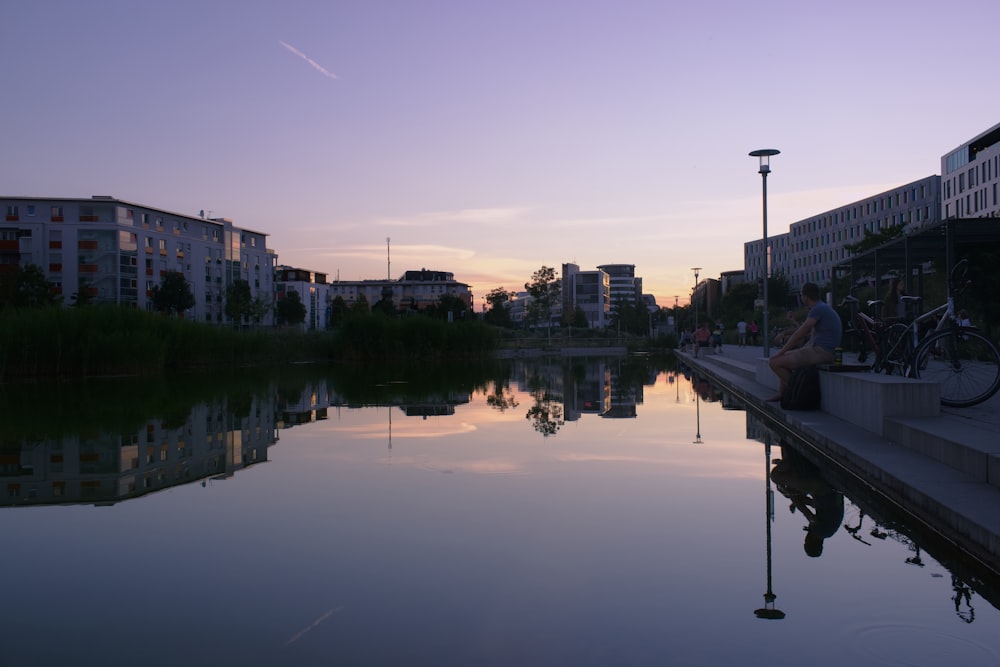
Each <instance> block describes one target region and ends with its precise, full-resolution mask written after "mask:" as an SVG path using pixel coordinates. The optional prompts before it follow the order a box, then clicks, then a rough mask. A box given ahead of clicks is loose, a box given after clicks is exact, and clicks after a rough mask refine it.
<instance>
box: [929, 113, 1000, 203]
mask: <svg viewBox="0 0 1000 667" xmlns="http://www.w3.org/2000/svg"><path fill="white" fill-rule="evenodd" d="M998 189H1000V123H998V124H997V125H994V126H993V127H991V128H990V129H988V130H986V131H985V132H983V133H982V134H979V135H977V136H976V137H974V138H972V139H970V140H969V141H967V142H965V143H964V144H962V145H961V146H959V147H958V148H956V149H955V150H953V151H950V152H948V153H946V154H945V155H943V156H942V157H941V190H942V192H941V204H942V207H943V211H942V218H943V219H945V220H950V219H952V218H984V217H989V218H1000V192H998Z"/></svg>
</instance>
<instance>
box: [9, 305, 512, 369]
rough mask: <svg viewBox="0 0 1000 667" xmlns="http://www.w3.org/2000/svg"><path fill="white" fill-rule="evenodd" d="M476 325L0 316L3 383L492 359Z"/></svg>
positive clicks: (489, 340) (78, 312)
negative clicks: (323, 326) (274, 324)
mask: <svg viewBox="0 0 1000 667" xmlns="http://www.w3.org/2000/svg"><path fill="white" fill-rule="evenodd" d="M496 346H497V335H496V333H495V332H494V331H493V330H492V328H491V327H489V326H487V325H484V324H483V323H481V322H470V323H464V322H458V323H448V322H444V321H441V320H433V319H430V318H425V317H412V318H405V319H401V320H395V319H389V318H386V317H384V316H381V315H361V316H356V317H352V318H348V319H347V320H346V321H345V322H344V323H343V324H342V325H341V326H340V327H338V328H337V329H336V330H334V331H330V332H303V331H299V330H297V329H293V328H287V329H256V330H249V331H238V330H233V329H229V328H226V327H221V326H217V325H211V324H204V323H200V322H190V321H184V320H178V319H175V318H170V317H164V316H162V315H158V314H154V313H146V312H143V311H138V310H134V309H128V308H120V307H117V306H94V307H87V308H58V307H52V308H39V309H30V310H17V311H7V312H4V313H3V314H2V315H0V380H14V379H35V378H72V377H98V376H108V375H128V376H148V375H158V374H170V373H177V372H188V371H197V370H211V369H219V368H229V369H235V368H244V367H254V366H268V365H282V364H289V363H297V362H327V361H342V362H361V363H367V362H370V361H373V360H387V361H392V360H397V359H398V360H403V359H406V360H427V359H446V358H466V357H469V358H471V357H476V356H482V355H488V354H490V353H491V352H492V351H493V350H494V349H495V348H496Z"/></svg>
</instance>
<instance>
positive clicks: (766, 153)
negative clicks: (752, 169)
mask: <svg viewBox="0 0 1000 667" xmlns="http://www.w3.org/2000/svg"><path fill="white" fill-rule="evenodd" d="M780 152H781V151H779V150H778V149H777V148H761V149H758V150H755V151H750V157H755V158H757V159H758V160H760V171H759V172H758V173H760V174H764V175H767V174H769V173H770V172H771V156H772V155H777V154H778V153H780Z"/></svg>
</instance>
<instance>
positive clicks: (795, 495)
mask: <svg viewBox="0 0 1000 667" xmlns="http://www.w3.org/2000/svg"><path fill="white" fill-rule="evenodd" d="M771 481H772V482H774V484H775V487H776V488H777V489H778V491H779V492H780V493H781V494H782V495H783V496H785V497H786V498H788V499H789V500H790V501H792V502H791V505H790V506H789V508H788V509H789V510H790V511H791V512H795V510H798V511H799V512H801V513H802V515H803V516H804V517H806V519H807V520H808V521H809V524H808V525H807V526H805V528H804V530H805V531H806V539H805V544H804V545H803V548H804V549H805V551H806V554H808V555H809V556H811V557H812V558H817V557H819V556H820V555H822V553H823V542H824V541H825V540H826V538H828V537H831V536H832V535H833V534H834V533H836V532H837V528H839V527H840V524H841V523H842V522H843V520H844V495H843V494H842V493H840V492H839V491H837V490H836V489H834V488H833V487H832V486H830V485H829V484H827V483H826V482H825V481H824V480H823V478H822V476H821V475H820V472H819V469H818V468H817V467H816V466H814V465H813V464H811V463H810V462H809V461H807V460H806V459H805V458H803V456H802V455H801V454H799V453H798V452H797V451H795V450H794V449H792V448H791V447H788V446H787V445H782V447H781V459H779V460H777V461H775V465H774V468H772V470H771Z"/></svg>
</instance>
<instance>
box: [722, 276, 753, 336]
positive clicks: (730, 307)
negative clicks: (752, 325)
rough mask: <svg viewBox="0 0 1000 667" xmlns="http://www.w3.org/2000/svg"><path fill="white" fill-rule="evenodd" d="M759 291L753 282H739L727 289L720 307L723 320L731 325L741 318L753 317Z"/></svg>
mask: <svg viewBox="0 0 1000 667" xmlns="http://www.w3.org/2000/svg"><path fill="white" fill-rule="evenodd" d="M757 292H758V288H757V284H756V283H753V282H745V283H739V284H738V285H733V286H732V287H730V288H729V289H728V290H726V293H725V295H723V297H722V306H721V308H720V311H721V316H722V321H723V322H726V323H727V325H730V326H731V325H733V324H735V323H736V322H739V321H740V320H741V319H744V318H750V319H752V318H753V312H754V302H755V301H756V300H757ZM750 319H747V322H749V321H750Z"/></svg>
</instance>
